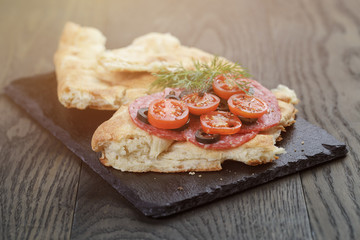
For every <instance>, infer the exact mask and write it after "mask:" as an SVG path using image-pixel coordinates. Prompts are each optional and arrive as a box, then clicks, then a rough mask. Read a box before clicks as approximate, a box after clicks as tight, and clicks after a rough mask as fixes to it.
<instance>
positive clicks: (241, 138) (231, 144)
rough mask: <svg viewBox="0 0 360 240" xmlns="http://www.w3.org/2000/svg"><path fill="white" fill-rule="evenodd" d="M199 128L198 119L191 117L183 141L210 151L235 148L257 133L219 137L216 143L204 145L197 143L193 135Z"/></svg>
mask: <svg viewBox="0 0 360 240" xmlns="http://www.w3.org/2000/svg"><path fill="white" fill-rule="evenodd" d="M200 128H201V124H200V120H199V118H196V117H193V116H192V117H191V120H190V125H189V127H188V128H187V129H186V130H185V131H184V136H185V139H186V140H187V141H189V142H191V143H193V144H195V145H197V146H199V147H202V148H205V149H212V150H223V149H229V148H235V147H238V146H241V145H242V144H244V143H246V142H247V141H250V140H251V139H253V138H254V137H255V136H256V134H257V132H249V133H237V134H232V135H221V136H220V140H219V141H217V142H216V143H211V144H204V143H200V142H198V141H197V140H196V138H195V133H196V131H197V130H199V129H200Z"/></svg>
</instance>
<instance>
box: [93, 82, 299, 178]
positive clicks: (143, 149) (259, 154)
mask: <svg viewBox="0 0 360 240" xmlns="http://www.w3.org/2000/svg"><path fill="white" fill-rule="evenodd" d="M289 93H291V91H290V89H288V88H286V89H283V90H282V94H283V96H284V95H286V94H289ZM278 102H279V105H280V109H281V114H282V118H281V121H280V124H279V125H278V126H275V127H273V128H271V129H269V130H267V131H266V132H262V133H260V134H258V135H257V136H256V137H255V138H253V139H252V140H250V141H248V142H247V143H245V144H243V145H241V146H240V147H237V148H232V149H227V150H207V149H203V148H200V147H197V146H195V145H194V144H192V143H190V142H176V141H172V140H167V139H161V138H158V137H156V136H154V135H151V134H149V133H147V132H145V131H143V130H142V129H140V128H138V127H137V126H136V125H135V124H134V123H133V122H132V120H131V118H130V116H129V112H128V109H127V107H125V106H123V107H121V108H120V109H119V110H118V111H117V112H116V113H115V114H114V115H113V116H112V117H111V118H110V119H109V120H108V121H106V122H104V123H103V124H101V125H100V126H99V127H98V128H97V129H96V131H95V133H94V135H93V138H92V142H91V145H92V149H93V150H94V151H96V152H102V157H101V159H100V161H101V162H102V164H104V165H105V166H111V167H113V168H115V169H119V170H121V171H131V172H149V171H152V172H167V173H168V172H188V171H217V170H221V164H222V163H223V162H224V161H226V160H229V159H231V160H234V161H239V162H243V163H245V164H247V165H252V166H255V165H259V164H264V163H269V162H272V161H274V160H275V159H277V158H278V157H277V155H278V154H281V153H284V152H285V150H284V149H283V148H279V147H277V146H275V143H276V140H280V139H281V137H280V133H281V131H282V130H285V127H287V126H290V125H291V124H293V123H294V122H295V114H296V112H297V110H296V108H295V107H294V105H293V104H292V103H291V102H290V101H288V102H286V101H283V100H280V99H278Z"/></svg>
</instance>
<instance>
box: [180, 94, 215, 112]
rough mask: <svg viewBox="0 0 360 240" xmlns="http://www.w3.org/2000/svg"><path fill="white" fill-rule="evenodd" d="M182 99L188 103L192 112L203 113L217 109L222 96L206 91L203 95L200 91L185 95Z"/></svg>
mask: <svg viewBox="0 0 360 240" xmlns="http://www.w3.org/2000/svg"><path fill="white" fill-rule="evenodd" d="M181 101H183V102H184V103H186V105H187V106H188V107H189V111H190V113H192V114H194V115H201V114H204V113H207V112H211V111H214V110H216V108H217V107H218V105H219V103H220V98H218V97H217V96H215V95H214V94H211V93H204V95H202V96H200V95H199V94H198V93H191V94H188V95H185V96H183V97H182V98H181Z"/></svg>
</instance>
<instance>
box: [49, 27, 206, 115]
mask: <svg viewBox="0 0 360 240" xmlns="http://www.w3.org/2000/svg"><path fill="white" fill-rule="evenodd" d="M105 42H106V38H105V37H104V35H103V34H102V33H101V32H100V31H99V30H97V29H96V28H91V27H82V26H80V25H77V24H75V23H72V22H68V23H66V25H65V27H64V30H63V32H62V35H61V38H60V41H59V46H58V49H57V51H56V53H55V56H54V63H55V70H56V77H57V81H58V89H57V90H58V98H59V101H60V102H61V103H62V104H63V105H64V106H65V107H68V108H78V109H85V108H94V109H100V110H117V109H118V108H119V107H120V106H122V105H125V104H128V103H129V102H131V101H132V100H134V99H135V98H137V97H140V96H143V95H144V94H146V92H147V90H148V87H149V85H150V83H151V82H153V81H154V79H155V77H154V76H153V75H152V74H151V73H153V72H156V71H158V70H159V68H160V67H167V68H171V67H174V66H175V65H176V64H179V63H182V64H183V65H184V66H185V67H188V68H191V66H192V62H193V60H196V61H200V62H205V61H210V60H211V59H212V57H213V55H211V54H209V53H206V52H204V51H201V50H199V49H196V48H189V47H185V46H182V45H181V44H180V42H179V40H178V39H177V38H175V37H174V36H172V35H171V34H168V33H166V34H163V33H149V34H146V35H144V36H141V37H139V38H136V39H135V40H134V41H133V43H132V44H130V45H129V46H127V47H124V48H120V49H115V50H106V48H105Z"/></svg>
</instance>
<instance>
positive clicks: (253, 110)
mask: <svg viewBox="0 0 360 240" xmlns="http://www.w3.org/2000/svg"><path fill="white" fill-rule="evenodd" d="M228 105H229V109H230V111H231V112H232V113H234V114H235V115H238V116H241V117H244V118H259V117H261V116H262V115H264V114H265V113H266V112H267V110H268V106H267V104H266V103H265V102H264V101H263V100H261V99H260V98H257V97H253V96H249V95H246V94H241V93H240V94H235V95H232V96H231V97H230V98H229V99H228Z"/></svg>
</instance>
